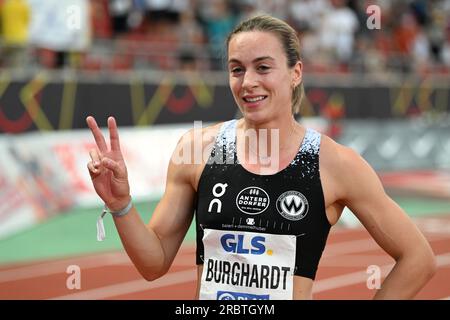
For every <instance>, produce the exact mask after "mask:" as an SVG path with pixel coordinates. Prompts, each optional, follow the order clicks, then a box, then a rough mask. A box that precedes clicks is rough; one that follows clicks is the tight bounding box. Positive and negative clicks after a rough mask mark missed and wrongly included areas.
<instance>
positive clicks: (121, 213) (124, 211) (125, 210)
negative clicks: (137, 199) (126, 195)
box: [105, 197, 133, 217]
mask: <svg viewBox="0 0 450 320" xmlns="http://www.w3.org/2000/svg"><path fill="white" fill-rule="evenodd" d="M132 206H133V201H132V199H131V197H130V202H128V204H127V206H126V207H125V208H123V209H122V210H120V211H111V210H110V209H109V208H108V207H107V206H106V204H105V209H106V210H108V212H109V213H111V214H112V215H113V216H114V217H122V216H124V215H126V214H127V213H128V212H130V210H131V207H132Z"/></svg>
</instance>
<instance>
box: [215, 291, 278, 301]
mask: <svg viewBox="0 0 450 320" xmlns="http://www.w3.org/2000/svg"><path fill="white" fill-rule="evenodd" d="M217 300H270V295H268V294H250V293H242V292H231V291H217Z"/></svg>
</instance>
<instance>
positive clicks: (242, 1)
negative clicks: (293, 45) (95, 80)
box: [0, 0, 450, 73]
mask: <svg viewBox="0 0 450 320" xmlns="http://www.w3.org/2000/svg"><path fill="white" fill-rule="evenodd" d="M370 5H376V6H377V8H379V9H380V13H381V15H379V16H378V15H377V11H371V12H369V13H368V12H367V11H366V10H367V8H368V7H369V6H370ZM258 13H269V14H271V15H273V16H276V17H279V18H281V19H284V20H285V21H287V22H289V23H290V24H291V25H292V26H293V27H294V28H295V29H296V31H298V34H299V37H300V39H301V45H302V60H303V62H304V65H305V70H306V71H308V72H319V73H321V72H344V73H346V72H362V73H365V72H386V71H395V72H403V73H410V72H419V73H450V0H428V1H427V0H395V1H394V0H372V1H369V0H367V1H366V0H359V1H358V0H277V1H267V0H0V67H1V68H16V69H21V68H22V69H23V68H76V69H80V70H86V71H98V70H114V71H124V70H125V71H126V70H133V69H141V70H145V69H157V70H161V69H162V70H179V69H188V70H223V69H224V68H225V63H224V58H225V56H226V55H225V45H224V44H225V40H226V36H227V35H228V33H229V32H230V31H231V30H232V29H233V27H234V26H235V25H236V24H237V23H239V22H240V21H242V20H243V19H245V18H247V17H249V16H252V15H255V14H258ZM377 25H378V27H377Z"/></svg>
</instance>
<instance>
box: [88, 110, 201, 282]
mask: <svg viewBox="0 0 450 320" xmlns="http://www.w3.org/2000/svg"><path fill="white" fill-rule="evenodd" d="M86 121H87V124H88V126H89V128H90V129H91V131H92V133H93V135H94V138H95V141H96V144H97V148H96V149H93V150H91V151H90V152H89V154H90V156H91V161H90V162H89V163H88V169H89V173H90V175H91V180H92V183H93V185H94V189H95V190H96V192H97V194H98V195H99V197H100V198H101V199H102V200H103V201H104V203H105V204H106V205H107V207H108V208H109V209H110V210H111V211H120V210H121V209H123V208H125V207H126V206H127V204H128V203H129V201H130V199H131V197H130V187H129V184H128V175H127V169H126V165H125V162H124V159H123V156H122V153H121V151H120V143H119V135H118V130H117V125H116V122H115V120H114V118H112V117H110V118H109V119H108V128H109V134H110V144H111V146H110V148H108V146H107V144H106V141H105V139H104V137H103V135H102V133H101V131H100V129H99V128H98V126H97V123H96V122H95V119H94V118H93V117H88V118H87V119H86ZM182 141H185V139H182ZM194 170H195V167H194V166H193V165H189V164H175V163H174V161H173V160H172V159H171V161H170V164H169V169H168V174H167V183H166V190H165V192H164V195H163V197H162V199H161V201H160V202H159V203H158V205H157V207H156V209H155V211H154V212H153V215H152V218H151V221H150V223H149V224H148V225H145V223H144V222H143V221H142V219H141V217H140V215H139V213H138V212H137V210H136V208H135V207H134V206H133V207H132V208H131V210H130V211H129V212H128V213H127V214H126V215H123V216H120V217H116V216H114V223H115V225H116V228H117V230H118V233H119V236H120V239H121V241H122V244H123V246H124V248H125V250H126V252H127V254H128V256H129V257H130V259H131V260H132V261H133V263H134V265H135V266H136V268H137V269H138V271H139V272H140V273H141V274H142V276H143V277H144V278H145V279H147V280H154V279H157V278H159V277H161V276H162V275H164V274H165V273H166V272H167V270H168V269H169V267H170V265H171V264H172V261H173V259H174V258H175V256H176V254H177V252H178V249H179V247H180V245H181V243H182V241H183V239H184V236H185V235H186V232H187V230H188V228H189V226H190V224H191V222H192V217H193V203H194V197H195V190H194V189H193V187H192V186H193V184H192V181H193V180H192V179H193V175H194V173H195V171H194Z"/></svg>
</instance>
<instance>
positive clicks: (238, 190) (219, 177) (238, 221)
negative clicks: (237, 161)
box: [196, 168, 323, 234]
mask: <svg viewBox="0 0 450 320" xmlns="http://www.w3.org/2000/svg"><path fill="white" fill-rule="evenodd" d="M321 210H323V194H322V192H321V188H320V180H318V179H312V180H309V179H307V180H304V179H300V178H299V177H295V176H293V175H289V174H280V175H273V176H256V175H253V174H250V173H248V172H247V171H245V170H242V169H241V168H235V169H230V168H226V169H224V170H223V171H222V170H219V171H217V170H214V174H208V175H205V176H204V177H202V179H201V180H200V183H199V190H198V201H197V210H196V211H197V212H196V218H197V222H198V223H199V224H200V225H201V226H203V227H205V228H215V229H222V230H241V231H253V232H270V233H274V234H299V233H301V230H302V229H304V228H307V227H309V226H310V223H311V219H312V218H313V216H314V215H313V214H312V212H314V211H316V212H320V211H321Z"/></svg>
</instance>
